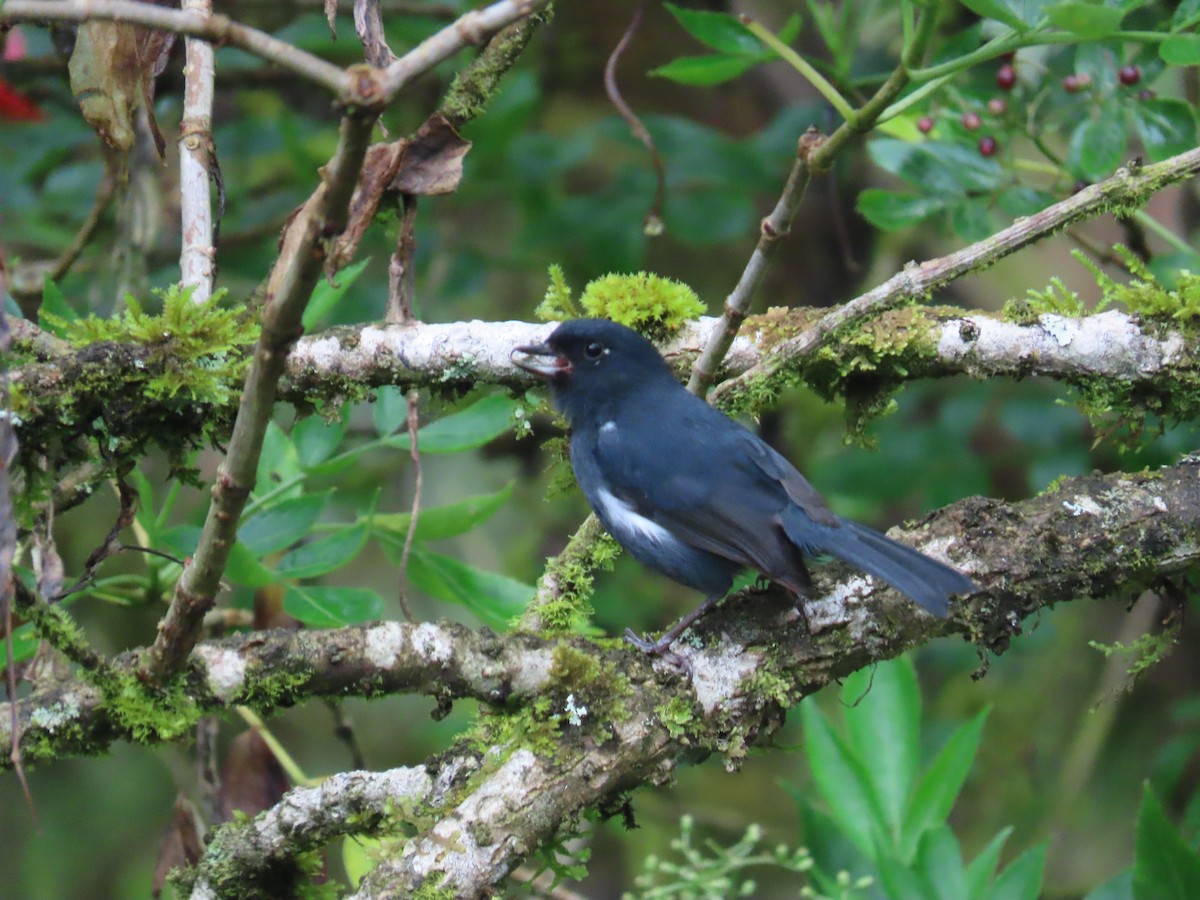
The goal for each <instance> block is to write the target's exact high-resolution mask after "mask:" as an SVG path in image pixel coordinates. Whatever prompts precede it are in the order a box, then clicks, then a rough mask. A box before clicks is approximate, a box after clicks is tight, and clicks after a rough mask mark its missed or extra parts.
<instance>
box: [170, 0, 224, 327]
mask: <svg viewBox="0 0 1200 900" xmlns="http://www.w3.org/2000/svg"><path fill="white" fill-rule="evenodd" d="M183 10H184V11H185V12H191V13H196V14H198V15H201V16H204V17H206V18H207V17H208V16H210V15H211V14H212V0H183ZM185 45H186V54H187V63H186V65H185V66H184V89H183V120H182V121H181V122H180V123H179V194H180V204H179V205H180V218H181V220H182V225H183V227H182V229H181V233H182V244H183V246H182V247H181V249H180V253H179V276H180V281H181V283H182V284H183V285H185V286H187V287H191V289H192V301H193V302H194V303H205V302H207V301H208V298H209V297H211V296H212V289H213V277H214V273H215V269H216V265H215V262H216V260H215V254H216V248H215V247H214V246H213V215H212V202H211V199H210V197H211V190H210V182H211V178H210V172H211V168H212V166H213V164H214V161H215V155H214V148H213V137H212V108H213V80H214V78H215V77H216V71H215V68H214V62H213V48H212V44H210V43H208V42H206V41H202V40H199V39H197V38H191V37H190V38H188V39H187V41H186V42H185Z"/></svg>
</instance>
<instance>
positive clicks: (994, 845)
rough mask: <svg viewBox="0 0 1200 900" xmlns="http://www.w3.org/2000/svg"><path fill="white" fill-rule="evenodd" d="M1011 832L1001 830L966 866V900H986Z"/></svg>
mask: <svg viewBox="0 0 1200 900" xmlns="http://www.w3.org/2000/svg"><path fill="white" fill-rule="evenodd" d="M1012 831H1013V830H1012V828H1003V829H1001V830H1000V833H999V834H997V835H996V836H995V837H994V838H992V839H991V840H990V841H988V845H987V846H986V847H984V848H983V849H982V850H980V851H979V855H978V856H976V857H975V858H974V859H973V860H971V863H970V865H968V866H967V873H966V875H967V878H966V891H967V892H966V898H967V900H987V895H988V890H989V888H990V887H991V884H992V876H993V875H995V874H996V866H998V865H999V864H1000V854H1001V852H1002V851H1003V850H1004V844H1005V843H1006V842H1007V841H1008V837H1009V835H1011V834H1012Z"/></svg>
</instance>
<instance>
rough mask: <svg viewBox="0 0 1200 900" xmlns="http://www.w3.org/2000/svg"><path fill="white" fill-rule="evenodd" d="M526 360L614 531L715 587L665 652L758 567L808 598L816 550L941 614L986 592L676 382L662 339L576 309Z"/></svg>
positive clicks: (579, 475) (527, 350)
mask: <svg viewBox="0 0 1200 900" xmlns="http://www.w3.org/2000/svg"><path fill="white" fill-rule="evenodd" d="M513 352H514V353H517V352H520V353H523V354H525V355H526V356H527V357H544V358H546V359H547V361H545V362H532V361H530V360H528V359H526V360H514V361H515V362H516V364H517V365H518V366H520V367H521V368H522V369H524V370H526V371H527V372H532V373H534V374H535V375H539V376H541V377H542V378H544V379H546V381H547V382H548V383H549V385H550V389H551V392H552V395H553V398H554V402H555V404H556V405H557V406H558V408H559V409H560V410H562V412H563V413H564V414H565V415H566V417H567V420H568V421H569V422H570V424H571V464H572V466H573V467H574V469H575V478H576V480H577V481H578V482H579V486H580V488H582V489H583V493H584V495H585V496H586V497H587V499H588V502H589V503H590V504H591V505H592V509H594V510H595V511H596V515H597V516H599V518H600V521H601V522H602V523H603V524H604V527H605V528H607V529H608V531H609V532H610V533H611V534H612V535H613V537H615V538H616V539H617V541H618V542H619V543H620V544H621V546H623V547H624V548H625V549H626V550H628V551H629V552H630V554H632V555H633V557H634V558H635V559H637V560H639V561H640V562H642V563H644V564H645V565H647V566H649V567H650V568H652V569H655V570H657V571H658V572H661V573H662V574H664V575H666V576H667V577H668V578H671V579H673V580H675V581H678V582H680V583H682V584H686V585H688V586H689V587H693V588H696V589H697V590H700V591H703V592H704V593H705V595H706V597H707V599H706V600H705V601H704V603H703V604H701V605H700V607H698V608H697V609H696V610H694V611H693V612H691V613H689V614H688V615H686V616H684V617H683V618H682V619H680V620H679V622H677V623H676V624H675V625H674V626H672V627H671V628H670V629H669V630H668V631H667V632H666V633H665V634H663V636H662V637H661V638H659V639H658V640H657V641H650V640H648V639H646V638H641V637H638V636H637V635H635V634H634V633H633V632H632V631H629V632H627V636H628V637H629V640H630V641H631V642H632V643H634V644H635V645H637V646H638V647H640V648H641V649H642V650H644V651H646V652H648V653H655V654H661V653H664V652H666V651H667V648H668V647H670V645H671V643H672V642H673V641H674V640H675V639H676V638H677V637H679V635H680V634H682V633H683V631H684V629H686V628H687V627H688V626H689V625H691V624H692V623H693V622H694V621H696V619H698V618H699V617H700V616H701V615H703V614H704V613H705V612H706V611H707V610H708V609H709V608H711V607H712V606H713V605H714V604H715V603H716V602H717V601H718V600H719V599H720V598H721V597H723V596H724V595H725V594H726V593H727V592H728V591H729V588H730V585H731V584H732V582H733V577H734V575H736V574H737V573H738V572H739V571H741V570H743V569H746V568H751V569H756V570H758V571H759V572H761V573H762V574H763V575H765V576H767V577H768V578H770V579H771V580H772V581H775V582H778V583H779V584H782V585H783V586H784V587H786V588H787V589H788V590H789V591H791V592H792V593H793V594H795V595H797V596H802V595H806V594H807V593H808V592H809V591H810V589H811V586H812V582H811V580H810V578H809V574H808V569H807V568H805V565H804V557H805V556H813V555H819V554H828V555H830V556H834V557H836V558H837V559H840V560H842V561H843V562H847V563H850V564H851V565H853V566H856V567H858V568H860V569H862V570H863V571H865V572H868V573H869V574H871V575H874V576H876V577H878V578H881V579H883V580H884V581H886V582H887V583H888V584H890V585H891V586H892V587H894V588H896V590H898V591H900V592H901V593H904V594H907V595H908V596H909V597H911V598H912V599H913V600H915V601H916V602H917V603H918V604H920V605H921V606H922V607H924V608H925V609H926V610H928V611H929V612H931V613H933V614H934V615H935V616H945V615H946V610H947V605H948V602H949V597H950V595H951V594H970V593H974V592H975V591H977V590H978V588H977V587H976V585H975V584H974V582H972V581H971V579H969V578H967V577H966V576H965V575H963V574H962V573H960V572H957V571H955V570H954V569H952V568H950V567H949V566H946V565H944V564H943V563H940V562H937V561H936V560H933V559H930V558H929V557H928V556H925V555H923V554H921V553H918V552H917V551H916V550H913V549H912V548H910V547H905V546H904V545H903V544H898V543H896V542H895V541H893V540H891V539H890V538H887V537H884V536H883V535H882V534H880V533H879V532H877V531H874V530H872V529H870V528H867V527H866V526H865V525H860V524H858V523H857V522H851V521H850V520H849V519H843V518H841V517H840V516H836V515H834V514H833V513H832V512H831V511H830V510H829V507H828V506H826V505H825V501H824V500H823V499H821V495H820V494H818V493H817V491H816V489H815V488H813V486H812V485H811V484H809V483H808V482H807V481H806V480H805V478H804V476H803V475H801V474H800V473H799V472H797V471H796V469H795V467H793V466H792V464H791V463H789V462H788V461H787V460H786V459H784V458H783V457H782V456H780V455H779V454H778V453H777V452H776V451H775V450H773V449H772V448H771V447H770V446H769V445H768V444H767V443H765V442H764V441H763V440H762V439H761V438H759V437H758V436H757V435H755V434H754V433H752V432H750V431H748V430H747V429H745V428H743V427H742V426H741V425H739V424H738V423H736V422H734V421H733V420H732V419H730V418H729V417H727V416H726V415H725V414H723V413H722V412H720V411H719V410H717V409H714V408H713V407H711V406H709V405H708V404H707V403H705V402H704V401H703V400H702V399H700V398H699V397H697V396H695V395H694V394H691V393H689V392H688V391H687V390H686V389H685V388H684V387H683V386H682V385H681V384H680V383H679V382H678V381H677V380H676V379H675V376H674V374H673V373H672V372H671V370H670V368H668V366H667V364H666V362H665V361H664V360H663V358H662V357H661V356H660V355H659V353H658V351H657V350H656V349H655V347H654V345H653V344H651V343H650V342H649V341H648V340H646V339H645V338H643V337H642V336H641V335H639V334H638V333H637V332H635V331H632V330H630V329H629V328H626V327H625V326H624V325H618V324H617V323H615V322H609V321H606V320H604V319H574V320H572V321H569V322H565V323H563V324H562V325H560V326H559V327H558V328H556V329H555V330H554V332H553V333H552V334H551V335H550V337H549V338H548V339H547V341H546V342H545V343H544V344H537V345H534V346H525V347H517V348H516V349H515V350H514V351H513Z"/></svg>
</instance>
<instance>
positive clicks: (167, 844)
mask: <svg viewBox="0 0 1200 900" xmlns="http://www.w3.org/2000/svg"><path fill="white" fill-rule="evenodd" d="M200 830H201V829H200V815H199V813H197V812H196V807H195V806H194V805H193V804H192V801H190V800H188V798H187V797H185V796H184V795H183V794H182V793H180V794H179V796H177V797H176V798H175V812H174V814H173V815H172V816H171V824H170V825H168V826H167V828H166V831H164V832H163V839H162V843H161V844H159V847H158V862H157V863H155V865H154V884H153V888H152V890H151V892H150V896H152V897H155V898H157V897H160V896H162V891H163V888H164V887H166V884H167V876H168V875H169V874H170V873H171V870H172V869H178V868H182V867H184V866H194V865H195V864H196V863H197V862H198V861H199V860H200V856H201V855H202V854H203V853H204V843H203V842H202V840H201V838H200Z"/></svg>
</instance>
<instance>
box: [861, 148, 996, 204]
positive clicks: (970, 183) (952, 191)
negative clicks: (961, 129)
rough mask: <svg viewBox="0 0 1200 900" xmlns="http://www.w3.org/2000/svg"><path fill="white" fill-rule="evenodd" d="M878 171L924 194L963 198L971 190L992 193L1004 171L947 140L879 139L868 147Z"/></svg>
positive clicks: (991, 162) (989, 160)
mask: <svg viewBox="0 0 1200 900" xmlns="http://www.w3.org/2000/svg"><path fill="white" fill-rule="evenodd" d="M867 151H868V152H869V153H870V154H871V159H873V160H874V161H875V164H876V165H878V166H879V167H880V168H882V169H885V170H886V171H888V172H891V173H892V174H894V175H897V176H899V177H900V178H903V179H904V180H905V181H907V182H908V183H909V184H911V185H913V186H914V187H916V188H917V189H918V190H919V191H920V193H921V194H923V195H931V194H932V195H938V196H941V197H962V196H963V195H964V194H967V193H969V192H973V191H992V190H994V189H996V188H997V187H999V186H1000V185H1001V183H1002V182H1003V181H1004V180H1005V178H1006V176H1005V174H1004V168H1003V167H1002V166H1001V165H1000V163H999V162H998V161H997V160H996V159H993V158H990V157H985V156H981V155H980V154H979V151H978V150H976V149H975V148H974V147H964V146H962V145H961V144H951V143H948V142H946V141H921V142H919V143H912V142H909V141H901V140H898V139H896V138H880V139H879V140H875V141H871V143H870V144H868V145H867Z"/></svg>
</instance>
